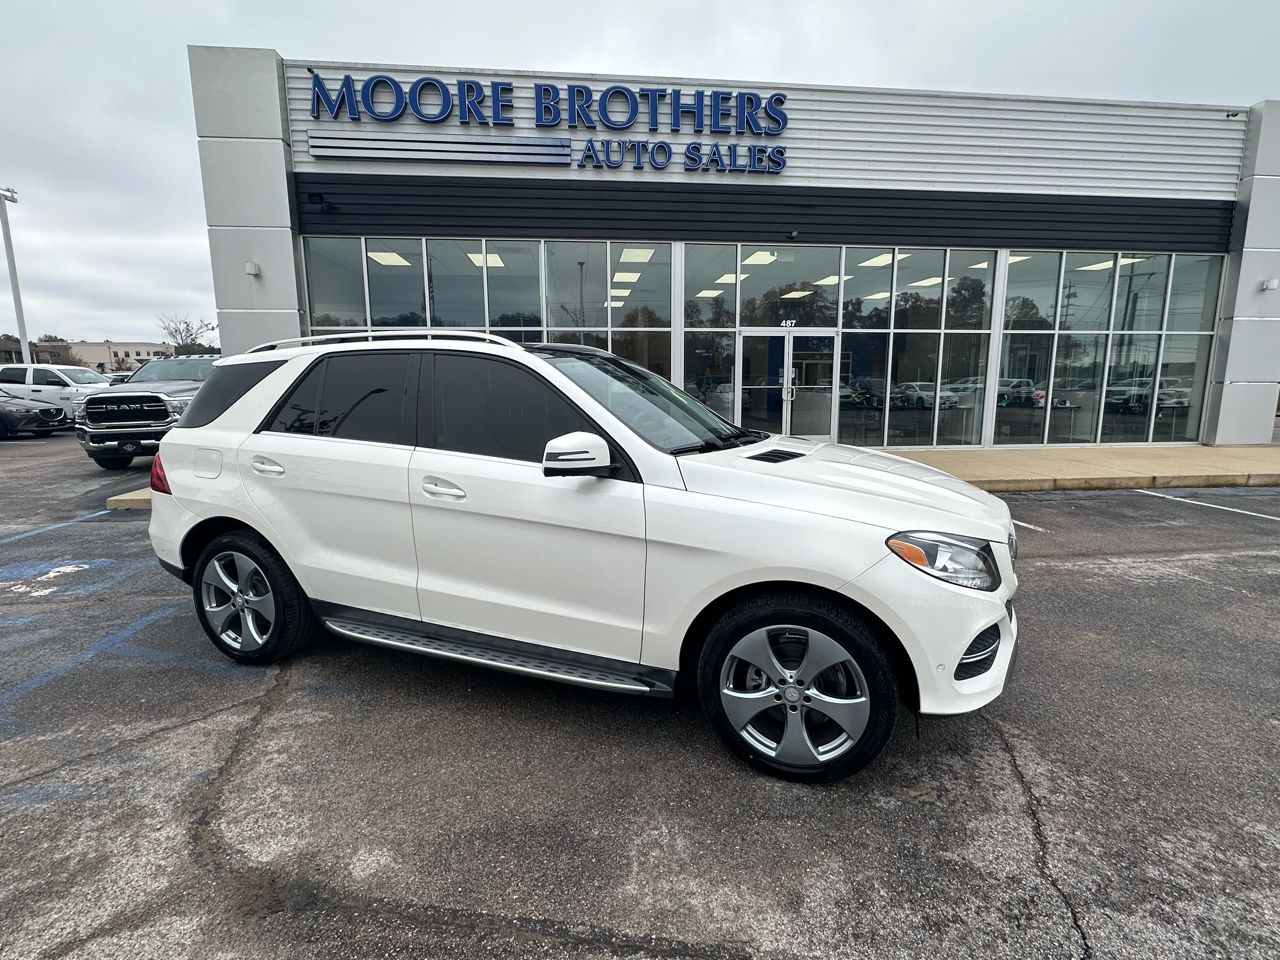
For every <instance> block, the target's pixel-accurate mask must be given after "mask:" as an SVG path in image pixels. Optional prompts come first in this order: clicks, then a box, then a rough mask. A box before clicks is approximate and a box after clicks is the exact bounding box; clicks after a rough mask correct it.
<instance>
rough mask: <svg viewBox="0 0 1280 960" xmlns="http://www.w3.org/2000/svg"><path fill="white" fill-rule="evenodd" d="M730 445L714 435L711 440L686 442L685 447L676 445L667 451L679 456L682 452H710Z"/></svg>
mask: <svg viewBox="0 0 1280 960" xmlns="http://www.w3.org/2000/svg"><path fill="white" fill-rule="evenodd" d="M727 446H728V444H727V443H725V442H724V441H723V440H717V439H715V437H712V438H711V439H710V440H703V441H702V442H701V443H686V444H685V445H684V446H683V447H674V448H672V449H671V450H668V451H667V453H669V454H671V456H673V457H678V456H680V455H681V454H682V453H710V452H711V451H712V450H723V449H725V448H726V447H727Z"/></svg>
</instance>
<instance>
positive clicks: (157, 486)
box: [151, 453, 173, 496]
mask: <svg viewBox="0 0 1280 960" xmlns="http://www.w3.org/2000/svg"><path fill="white" fill-rule="evenodd" d="M151 489H152V490H153V491H154V492H156V493H167V494H169V496H173V491H172V490H170V489H169V478H168V477H166V476H165V475H164V464H163V463H161V462H160V454H158V453H157V454H156V458H155V459H154V460H152V461H151Z"/></svg>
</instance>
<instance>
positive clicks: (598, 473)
mask: <svg viewBox="0 0 1280 960" xmlns="http://www.w3.org/2000/svg"><path fill="white" fill-rule="evenodd" d="M611 460H612V457H611V456H610V455H609V444H608V443H606V442H605V440H604V438H603V437H598V436H596V435H595V434H594V433H566V434H565V435H564V436H562V437H556V438H555V439H554V440H549V441H547V446H546V449H545V450H543V452H542V475H543V476H544V477H611V476H613V475H614V474H615V473H616V472H617V470H618V467H617V465H616V464H614V463H612V462H611Z"/></svg>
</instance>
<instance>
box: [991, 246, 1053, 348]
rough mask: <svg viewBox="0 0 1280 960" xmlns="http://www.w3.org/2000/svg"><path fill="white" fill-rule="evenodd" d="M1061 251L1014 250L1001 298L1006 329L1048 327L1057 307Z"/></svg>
mask: <svg viewBox="0 0 1280 960" xmlns="http://www.w3.org/2000/svg"><path fill="white" fill-rule="evenodd" d="M1061 264H1062V254H1060V253H1040V252H1036V251H1034V250H1014V251H1013V252H1011V253H1010V254H1009V279H1008V281H1007V282H1006V288H1005V297H1004V326H1005V329H1006V330H1051V329H1052V328H1053V316H1054V312H1055V311H1056V310H1057V308H1058V267H1059V266H1061Z"/></svg>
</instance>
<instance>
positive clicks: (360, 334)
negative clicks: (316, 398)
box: [247, 330, 520, 353]
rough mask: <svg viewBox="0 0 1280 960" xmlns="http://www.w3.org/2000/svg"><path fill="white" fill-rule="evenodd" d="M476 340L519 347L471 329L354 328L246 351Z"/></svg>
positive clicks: (264, 345) (275, 342) (274, 342)
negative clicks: (367, 342)
mask: <svg viewBox="0 0 1280 960" xmlns="http://www.w3.org/2000/svg"><path fill="white" fill-rule="evenodd" d="M375 339H380V340H416V339H424V340H434V339H442V340H476V341H479V342H481V343H493V344H497V345H498V346H500V347H516V348H517V349H518V348H519V347H520V344H518V343H516V342H515V341H514V340H508V339H507V338H506V337H499V336H495V335H494V334H491V333H476V332H475V331H472V330H356V331H352V332H350V333H321V334H316V335H315V336H310V337H291V338H290V339H288V340H272V341H271V342H270V343H260V344H258V346H256V347H254V348H253V349H251V350H248V351H247V352H248V353H262V352H263V351H265V350H278V349H280V348H283V347H301V346H308V345H312V344H317V343H345V342H349V341H353V340H375Z"/></svg>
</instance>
